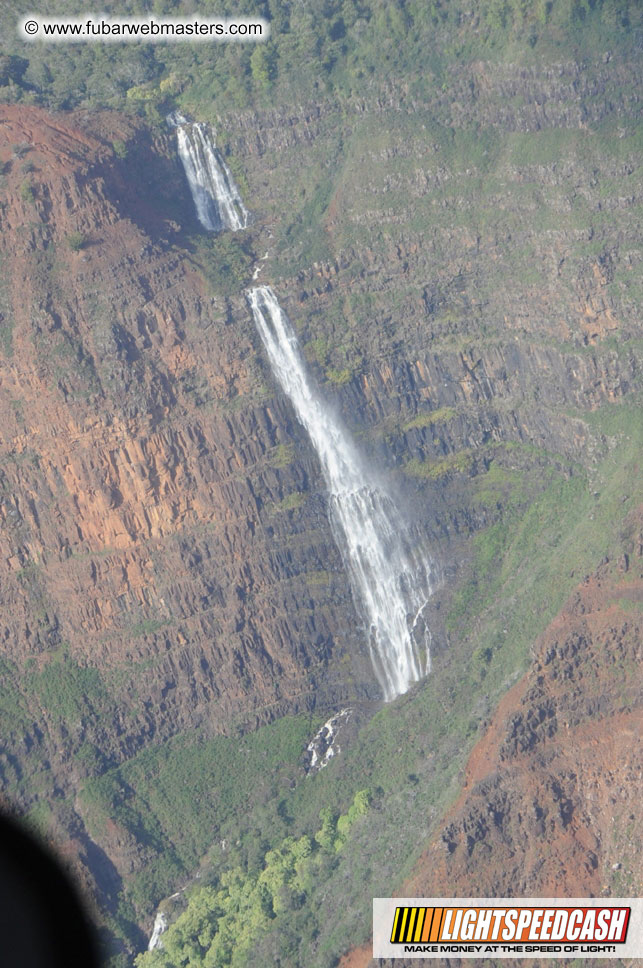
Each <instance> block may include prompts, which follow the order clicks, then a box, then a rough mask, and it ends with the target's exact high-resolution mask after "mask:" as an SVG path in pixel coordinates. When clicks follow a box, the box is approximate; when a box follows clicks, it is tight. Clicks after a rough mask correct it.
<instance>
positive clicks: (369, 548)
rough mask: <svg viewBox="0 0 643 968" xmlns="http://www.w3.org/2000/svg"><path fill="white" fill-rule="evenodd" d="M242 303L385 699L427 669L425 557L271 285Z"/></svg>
mask: <svg viewBox="0 0 643 968" xmlns="http://www.w3.org/2000/svg"><path fill="white" fill-rule="evenodd" d="M248 301H249V303H250V308H251V310H252V314H253V317H254V321H255V324H256V327H257V330H258V332H259V335H260V337H261V340H262V342H263V345H264V347H265V349H266V353H267V354H268V358H269V360H270V365H271V368H272V371H273V373H274V375H275V377H276V379H277V380H278V382H279V384H280V386H281V387H282V389H283V390H284V392H285V393H286V395H287V396H288V397H289V399H290V401H291V403H292V405H293V407H294V408H295V412H296V414H297V417H298V419H299V421H300V422H301V424H302V425H303V426H304V428H305V430H306V431H307V433H308V436H309V437H310V440H311V442H312V445H313V447H314V448H315V451H316V452H317V455H318V457H319V461H320V464H321V469H322V473H323V475H324V480H325V482H326V485H327V487H328V493H329V506H330V520H331V525H332V528H333V534H334V537H335V540H336V542H337V544H338V546H339V548H340V551H341V553H342V557H343V559H344V562H345V565H346V569H347V571H348V574H349V577H350V583H351V590H352V594H353V600H354V602H355V606H356V608H357V610H358V612H359V613H360V614H361V615H362V618H363V620H364V622H365V624H366V626H367V629H368V643H369V649H370V655H371V660H372V663H373V667H374V670H375V674H376V676H377V679H378V681H379V683H380V685H381V688H382V693H383V695H384V699H385V700H387V701H390V700H392V699H394V698H395V697H396V696H399V695H401V694H402V693H404V692H406V691H407V689H408V688H409V687H410V686H411V685H412V683H414V682H417V680H418V679H420V678H422V676H424V675H426V673H427V672H428V671H429V663H430V658H429V643H430V634H429V629H428V626H427V624H426V622H425V621H424V619H423V617H422V613H423V610H424V607H425V606H426V604H427V601H428V597H429V595H430V593H431V590H432V589H431V562H430V560H429V559H428V558H426V557H425V556H424V555H422V554H421V553H420V552H418V551H417V550H415V549H414V548H413V547H412V544H411V541H410V539H409V536H408V533H407V531H406V528H405V526H404V522H403V521H402V518H401V516H400V514H399V512H398V510H397V508H396V506H395V504H394V503H393V501H392V500H391V498H390V497H389V495H388V494H387V493H386V491H385V490H384V489H383V487H382V486H381V485H380V484H379V483H377V482H376V481H375V480H374V479H373V475H372V474H369V471H368V469H367V468H366V467H365V465H364V462H363V460H362V458H361V457H360V455H359V453H358V451H357V449H356V447H355V445H354V443H353V441H352V440H351V438H350V436H349V434H348V432H347V431H346V429H345V428H344V427H343V426H342V424H341V422H340V420H339V419H338V418H337V417H336V416H334V415H333V414H332V413H331V412H330V410H329V408H328V407H327V405H326V404H325V403H324V401H323V399H322V398H321V396H320V394H319V391H318V390H317V388H316V387H315V385H314V383H313V382H312V380H311V379H310V377H309V375H308V373H307V371H306V366H305V363H304V361H303V358H302V356H301V352H300V350H299V345H298V342H297V336H296V334H295V332H294V330H293V328H292V326H291V324H290V321H289V320H288V318H287V316H286V315H285V313H284V312H283V311H282V309H281V307H280V306H279V303H278V302H277V298H276V296H275V294H274V292H273V291H272V289H271V288H270V287H269V286H259V287H257V288H255V289H250V290H249V291H248Z"/></svg>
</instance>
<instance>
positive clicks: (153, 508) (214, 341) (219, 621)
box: [0, 108, 374, 795]
mask: <svg viewBox="0 0 643 968" xmlns="http://www.w3.org/2000/svg"><path fill="white" fill-rule="evenodd" d="M0 120H1V121H2V124H1V125H0V160H1V161H2V163H3V164H4V166H5V171H6V176H5V182H6V184H5V190H4V196H3V201H2V210H1V219H2V241H1V243H0V244H1V246H2V260H3V273H2V285H3V289H2V321H1V325H2V333H3V359H2V368H1V371H0V413H1V419H2V422H3V436H2V454H1V456H0V482H1V486H2V496H1V499H0V521H1V522H2V530H1V531H0V589H1V590H0V604H1V608H2V627H1V630H0V635H1V638H2V642H3V655H4V657H5V659H8V660H11V662H12V663H15V665H12V666H6V668H5V669H4V672H5V676H6V684H7V686H8V687H10V688H13V689H16V690H18V691H21V676H22V671H23V670H24V667H25V663H26V662H27V660H29V661H30V662H31V663H35V666H32V670H33V669H34V668H35V670H37V671H39V670H46V669H47V667H48V663H50V662H51V661H53V659H54V658H56V660H58V659H60V656H61V654H62V653H64V654H65V655H66V659H65V661H69V662H71V663H73V664H74V668H75V667H76V666H80V667H81V668H84V667H86V666H88V665H91V666H92V667H95V668H97V669H98V670H99V672H100V676H101V687H100V692H101V696H102V698H101V699H100V702H99V705H100V709H98V708H97V709H95V710H92V709H91V708H84V709H83V711H82V715H81V714H79V716H78V721H77V722H67V724H66V725H65V726H64V727H63V726H60V725H59V724H57V723H56V721H55V717H53V719H52V715H51V710H48V709H47V708H41V707H40V706H39V703H38V701H37V700H35V699H34V698H33V697H31V698H30V697H27V699H26V702H27V710H28V711H27V712H26V716H25V722H24V725H21V724H20V723H19V722H14V723H13V727H12V728H13V731H14V736H13V740H14V744H15V752H16V755H17V756H18V757H19V758H22V757H23V756H24V755H25V754H26V752H27V750H28V749H30V748H31V747H32V746H33V745H34V744H35V747H36V748H39V749H40V750H41V752H42V755H43V756H47V757H48V758H49V760H50V766H51V768H52V769H53V772H54V774H58V776H57V779H55V780H52V782H59V783H60V784H62V787H63V789H64V788H67V786H68V785H69V784H70V783H71V785H72V787H73V785H74V783H75V780H76V778H77V777H75V776H74V774H75V772H76V771H77V770H78V769H79V767H78V766H77V765H76V766H74V767H73V769H72V770H71V773H70V771H69V768H68V767H63V764H64V763H66V761H67V759H68V757H69V754H70V751H71V750H72V749H75V748H76V747H77V746H78V744H79V743H81V742H83V741H85V740H91V741H93V742H95V743H96V745H97V746H99V747H100V748H101V749H102V750H103V751H104V752H106V753H108V754H109V755H111V756H114V757H116V758H117V759H118V758H120V757H122V756H124V755H127V754H129V753H131V752H132V751H133V750H134V749H136V748H137V746H139V745H140V744H141V743H143V742H145V741H146V740H147V739H149V738H151V737H156V738H162V737H164V736H168V735H171V734H173V733H175V732H176V731H177V730H180V729H182V728H188V727H194V726H198V725H202V726H204V728H206V729H207V730H210V731H213V730H215V731H227V730H229V729H230V728H231V727H232V725H233V722H237V721H239V719H240V718H241V719H242V720H245V721H250V722H256V721H260V720H262V719H266V718H270V717H272V716H274V715H277V714H278V713H279V712H280V711H284V710H286V709H293V708H297V707H298V706H301V705H303V704H306V703H308V702H310V701H312V697H313V696H315V695H317V696H319V695H321V696H322V697H323V696H326V698H327V700H328V701H329V702H332V701H334V698H335V697H340V696H344V695H346V696H355V695H356V694H357V695H359V694H360V693H362V694H363V693H366V692H368V691H369V690H373V689H374V684H373V679H372V676H371V673H370V669H369V667H368V660H367V658H366V657H364V660H363V662H362V663H361V664H360V659H359V655H357V661H356V662H355V663H353V665H352V666H351V663H350V662H349V663H348V667H347V666H346V663H343V664H342V671H341V674H340V673H338V672H337V666H338V663H340V662H342V660H343V659H344V657H345V656H346V655H347V650H348V647H349V645H350V646H351V647H352V651H353V653H354V654H356V653H358V652H359V640H360V639H359V635H358V634H357V632H354V631H353V632H350V631H347V630H351V629H352V630H354V629H355V628H356V624H357V620H356V617H355V614H354V611H353V605H352V601H351V598H350V594H349V591H348V589H347V587H346V583H345V581H344V578H343V575H342V568H341V559H340V556H339V553H338V551H337V549H336V547H335V545H334V542H333V540H332V536H331V535H330V531H329V528H328V523H327V519H326V512H325V498H324V494H323V487H322V484H321V483H320V479H319V473H318V468H317V467H316V465H315V463H314V460H313V457H312V455H311V454H310V453H309V452H308V451H307V449H306V448H305V447H302V448H301V453H300V454H299V455H298V456H297V459H295V452H294V447H293V445H292V440H293V438H294V439H295V440H303V439H304V435H303V433H302V432H301V431H300V430H299V428H298V427H297V425H296V424H295V423H294V421H293V417H292V414H291V413H290V411H289V410H288V408H287V406H285V405H284V403H283V402H282V401H281V400H279V399H277V400H275V399H272V398H270V396H269V395H268V394H267V393H266V389H265V386H264V384H263V380H262V377H261V374H260V372H259V369H258V367H257V363H256V358H255V349H254V347H253V343H252V326H251V323H250V320H249V316H248V313H247V309H246V307H245V306H244V305H243V303H242V301H241V299H240V300H239V302H238V304H235V305H229V304H224V303H223V302H222V301H221V300H220V299H217V298H215V297H214V296H212V295H211V294H210V293H209V292H208V291H207V286H206V284H205V282H204V279H203V277H202V275H201V274H200V273H199V271H198V270H197V268H196V266H195V264H194V263H193V261H192V260H191V258H190V255H189V251H188V250H186V248H185V245H186V242H187V237H186V236H185V235H184V234H181V232H180V228H179V225H178V223H177V222H176V221H175V220H174V218H173V217H172V216H175V214H176V212H177V211H178V212H180V213H181V214H182V216H183V217H186V218H187V220H188V223H189V216H188V215H187V214H186V213H189V212H190V211H191V209H190V201H189V197H187V195H186V194H185V190H184V188H183V181H182V177H181V174H180V168H179V167H178V164H177V162H176V160H175V159H174V158H173V155H172V153H171V145H170V143H169V141H168V142H167V143H166V142H163V143H162V144H160V145H154V144H151V143H150V142H149V141H148V140H146V134H145V132H144V130H143V129H141V128H137V127H136V125H134V124H133V123H132V122H128V121H124V120H123V119H120V118H114V117H110V116H107V115H105V116H103V117H102V118H100V119H99V120H98V121H95V120H93V119H92V121H91V125H90V121H89V120H88V119H87V118H84V117H82V116H79V117H76V118H75V119H72V120H70V119H65V120H62V119H59V118H58V119H52V118H47V117H46V116H45V115H44V114H43V112H41V111H39V110H36V109H25V108H20V109H19V110H14V109H10V108H5V109H3V111H2V116H1V118H0ZM120 140H124V141H130V142H133V141H135V143H136V147H135V148H133V149H132V150H133V151H138V152H140V160H139V161H137V159H136V158H132V157H131V156H130V157H129V158H128V159H127V163H125V162H123V161H121V160H119V158H118V157H117V156H116V155H115V153H114V149H113V147H112V144H111V142H113V141H116V142H118V141H120ZM16 146H17V148H16ZM21 146H22V147H21ZM12 152H14V153H12ZM16 153H17V155H18V156H16ZM139 164H145V166H146V171H145V178H142V179H140V180H135V181H131V180H130V179H131V174H130V173H131V172H132V171H136V168H137V165H139ZM75 233H76V235H75ZM75 249H78V251H75ZM293 494H294V495H295V496H296V497H297V500H296V501H288V500H286V501H284V499H285V498H286V499H288V497H289V496H291V495H293ZM351 668H353V670H354V671H353V672H351V671H350V669H351ZM334 670H335V671H334ZM97 703H98V700H97ZM99 713H100V717H99ZM99 718H100V723H99ZM29 721H31V722H32V723H33V726H30V725H29ZM36 724H37V725H36ZM21 769H25V770H26V771H27V772H29V766H28V764H26V765H25V766H24V767H22V768H21ZM81 772H82V770H81ZM23 790H24V786H23ZM13 793H14V795H15V794H16V790H14V791H13Z"/></svg>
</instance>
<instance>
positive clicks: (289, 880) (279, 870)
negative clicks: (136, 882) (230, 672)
mask: <svg viewBox="0 0 643 968" xmlns="http://www.w3.org/2000/svg"><path fill="white" fill-rule="evenodd" d="M369 801H370V793H369V791H368V790H359V791H358V792H357V793H356V794H355V797H354V798H353V802H352V804H351V806H350V807H349V809H348V811H347V812H346V813H345V814H342V815H341V816H339V817H337V818H335V817H334V816H333V814H332V812H331V811H330V810H328V809H324V810H322V811H321V812H320V815H319V817H320V820H321V821H322V826H321V827H320V828H319V829H318V830H317V831H316V832H315V835H314V837H313V838H311V837H309V836H308V835H306V834H304V835H303V836H302V837H298V838H295V837H286V838H285V839H284V840H282V841H281V843H280V844H278V845H277V846H276V847H273V848H272V849H271V850H269V851H267V852H266V853H265V855H264V856H263V858H261V860H260V861H259V863H258V864H257V866H256V868H250V869H244V868H243V867H235V868H232V869H228V870H226V871H223V872H222V873H221V875H220V876H219V878H218V879H217V881H216V882H215V886H213V887H200V888H198V889H197V890H195V891H193V892H192V893H191V895H190V898H189V901H188V904H187V907H186V909H185V911H183V913H182V914H181V915H180V916H179V917H178V918H177V919H176V921H175V922H174V923H173V924H172V926H171V927H170V928H169V930H168V931H167V932H166V933H165V934H164V935H163V947H162V948H161V949H158V950H156V951H152V952H146V953H144V954H142V955H139V957H138V958H137V959H136V965H137V966H138V968H181V966H184V965H186V964H190V965H197V964H199V965H202V966H203V968H209V966H211V968H226V966H228V965H229V966H232V968H243V966H244V965H246V964H248V963H249V962H248V956H249V955H250V952H251V950H252V947H253V945H254V944H255V943H256V942H257V941H258V939H259V938H260V937H261V936H262V935H263V934H265V933H266V932H267V930H268V929H269V928H270V929H272V930H277V931H278V930H280V928H281V927H282V925H288V922H289V921H291V919H292V917H293V915H294V914H295V913H296V912H297V911H298V910H300V909H301V908H302V907H304V905H305V904H306V903H307V901H308V896H309V893H310V891H311V888H312V886H313V885H314V884H315V882H316V881H318V880H319V878H320V876H323V874H324V870H325V869H328V867H329V865H331V866H332V864H333V861H334V855H335V854H337V853H339V852H340V851H342V850H343V849H344V847H345V846H346V844H347V842H348V840H349V838H350V834H351V831H352V828H353V826H354V825H355V823H356V822H357V821H358V820H359V819H360V818H361V817H364V816H365V815H366V814H367V813H368V809H369Z"/></svg>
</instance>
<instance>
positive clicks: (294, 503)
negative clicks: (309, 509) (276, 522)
mask: <svg viewBox="0 0 643 968" xmlns="http://www.w3.org/2000/svg"><path fill="white" fill-rule="evenodd" d="M305 503H306V495H305V494H303V493H302V492H301V491H292V492H291V493H290V494H286V496H285V497H283V498H282V499H281V501H280V502H279V503H278V504H275V505H274V506H273V510H274V511H275V513H278V512H280V511H294V510H296V509H297V508H301V507H303V506H304V504H305Z"/></svg>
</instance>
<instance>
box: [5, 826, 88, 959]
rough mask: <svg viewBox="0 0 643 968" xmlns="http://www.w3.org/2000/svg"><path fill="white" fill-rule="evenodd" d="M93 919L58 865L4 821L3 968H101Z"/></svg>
mask: <svg viewBox="0 0 643 968" xmlns="http://www.w3.org/2000/svg"><path fill="white" fill-rule="evenodd" d="M99 964H100V962H99V958H98V954H97V946H96V942H95V939H94V934H93V930H92V927H91V925H90V921H89V918H88V917H87V914H86V913H85V910H84V909H83V906H82V904H81V901H80V898H79V896H78V893H77V891H76V889H75V888H74V887H73V886H72V884H71V882H70V880H69V878H68V876H67V875H66V874H65V873H64V872H63V870H62V868H61V867H60V865H59V864H58V862H57V861H56V860H54V858H53V857H52V856H51V855H50V854H49V853H48V852H47V851H46V850H45V849H44V848H43V847H41V846H40V845H39V844H38V843H37V841H36V840H35V839H33V838H32V837H31V836H30V835H29V834H28V833H27V832H26V831H25V830H24V828H23V827H21V826H19V825H18V824H17V823H16V822H15V821H14V820H10V819H8V818H7V817H6V816H0V965H2V968H99Z"/></svg>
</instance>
